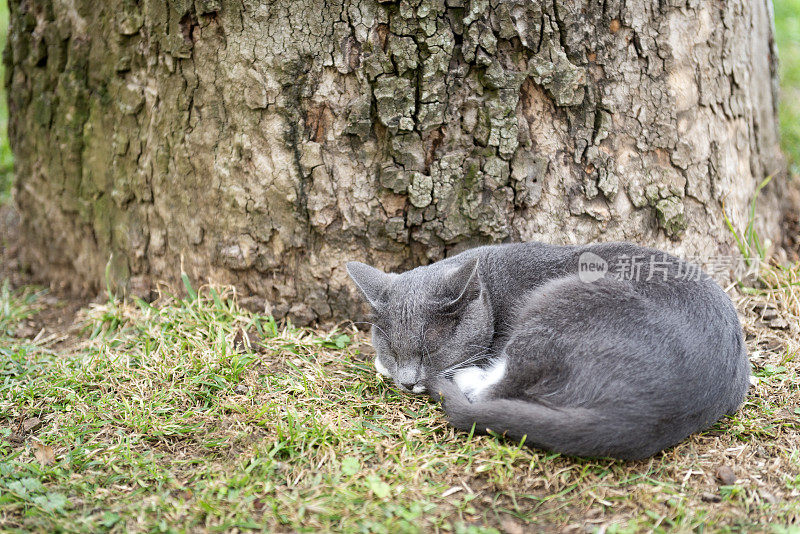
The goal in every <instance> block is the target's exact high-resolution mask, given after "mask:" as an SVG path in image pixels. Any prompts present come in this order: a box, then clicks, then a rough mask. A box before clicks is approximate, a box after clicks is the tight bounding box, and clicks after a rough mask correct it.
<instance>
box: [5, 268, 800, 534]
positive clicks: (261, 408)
mask: <svg viewBox="0 0 800 534" xmlns="http://www.w3.org/2000/svg"><path fill="white" fill-rule="evenodd" d="M792 276H795V277H797V276H798V273H797V271H793V274H792ZM787 287H789V288H791V287H793V286H787ZM190 294H193V295H194V297H192V296H190V297H188V298H186V299H177V298H172V297H163V298H161V299H159V301H157V302H156V303H154V304H152V305H151V304H147V303H145V302H143V301H138V300H137V301H131V302H128V301H109V302H107V303H104V304H101V305H91V306H89V307H88V308H85V309H83V310H82V311H81V312H80V313H79V314H78V319H77V321H76V322H75V324H74V325H73V326H72V327H70V328H67V327H66V326H58V324H57V321H55V320H54V319H53V317H54V316H58V314H59V313H60V311H59V306H60V304H58V303H57V302H56V301H55V299H53V298H52V297H49V296H47V295H46V294H44V293H42V292H35V291H33V290H31V289H26V290H21V291H16V292H14V291H11V290H10V289H9V288H8V285H7V284H6V285H4V286H2V290H0V524H2V525H3V526H4V528H5V529H9V530H19V531H49V530H63V531H81V532H96V531H113V532H123V531H132V532H162V531H183V530H192V531H196V530H201V531H229V530H232V529H234V528H236V529H239V530H240V531H251V530H255V531H270V532H274V531H299V532H316V531H331V530H337V531H346V532H463V533H468V532H469V533H481V532H498V531H506V532H519V531H521V530H520V529H523V528H529V527H531V526H535V527H536V530H556V529H559V530H560V529H565V528H566V529H570V528H572V529H573V530H580V529H582V528H583V525H584V524H585V525H589V526H590V527H591V528H592V529H594V530H597V529H600V528H602V529H604V530H605V531H606V532H640V531H644V530H653V531H666V530H681V531H686V530H704V529H711V530H723V531H725V530H728V531H733V530H742V529H745V530H747V529H753V528H759V529H763V528H767V525H770V524H773V525H786V524H789V523H791V522H793V521H796V520H797V518H798V517H800V504H799V503H798V502H797V501H798V498H797V497H798V495H800V453H798V450H797V446H796V443H797V442H798V439H800V415H798V413H797V412H798V409H797V406H798V405H800V390H799V389H798V385H797V384H798V371H799V370H800V369H799V368H798V364H797V360H796V358H795V356H796V354H797V349H798V347H797V343H796V342H795V341H791V340H788V339H783V338H780V336H776V335H775V332H774V331H772V330H769V329H766V330H765V329H764V328H763V325H762V326H759V323H758V320H757V319H756V318H755V317H754V316H753V315H752V314H750V315H749V316H748V317H749V318H748V319H746V322H745V324H746V328H747V329H748V332H749V333H750V334H751V335H750V338H751V341H750V343H751V351H752V352H753V353H754V354H755V356H756V358H755V359H754V363H755V365H756V372H755V375H756V377H757V380H758V383H757V385H755V386H754V389H753V391H752V393H751V395H750V397H749V399H748V401H747V402H746V404H745V405H744V407H743V408H742V410H741V411H740V412H739V413H738V414H737V415H736V416H735V417H732V418H728V419H726V420H724V421H722V422H720V423H718V424H717V425H716V426H715V427H714V428H713V429H711V430H710V431H708V432H706V433H704V434H701V435H696V436H693V437H691V438H690V439H689V440H687V441H686V442H684V443H682V444H681V445H679V446H678V447H676V448H674V449H672V450H669V451H666V452H665V453H663V454H660V455H658V456H656V457H654V458H652V459H649V460H647V461H641V462H629V463H625V462H619V461H612V460H582V459H572V458H563V457H560V456H558V455H553V454H549V453H545V452H542V451H535V450H531V449H528V448H521V447H519V446H518V445H517V444H514V443H510V442H506V441H503V440H502V439H500V438H496V437H489V436H469V435H467V434H462V433H456V432H454V431H453V430H452V429H450V428H449V427H447V426H446V424H445V422H444V419H443V417H442V413H441V410H440V409H439V407H438V405H437V404H435V403H432V402H429V401H427V400H425V399H422V398H418V397H409V396H406V395H403V394H400V393H399V392H397V391H396V390H395V389H394V388H393V387H392V386H391V385H390V384H388V383H386V382H384V381H383V379H382V378H381V377H380V376H378V375H377V374H376V373H375V371H374V369H373V368H372V365H371V361H370V358H369V357H367V356H366V355H364V354H362V353H361V349H362V348H364V347H366V345H365V344H363V343H362V341H363V336H362V334H359V333H357V332H355V331H354V330H350V331H346V332H345V331H337V330H334V331H330V332H317V331H311V330H305V329H299V328H293V327H292V326H290V325H281V324H277V323H276V322H275V321H274V320H272V319H271V318H270V317H266V316H261V315H257V314H252V313H250V312H247V311H245V310H243V309H241V308H239V307H238V305H237V304H236V298H235V295H234V294H233V293H232V291H231V290H229V289H226V288H212V287H203V288H201V289H200V290H198V291H194V290H192V292H190ZM795 296H796V293H795ZM759 298H760V297H759V296H756V295H751V296H747V297H746V298H745V300H743V301H742V302H741V303H740V304H741V305H742V306H743V309H749V307H751V306H752V303H753V302H756V301H758V299H759ZM795 306H796V304H795ZM791 313H794V314H795V315H797V314H798V309H797V307H795V308H792V311H791ZM54 314H55V315H54ZM48 317H49V319H48ZM66 324H69V322H67V323H66ZM765 343H766V345H764V344H765ZM770 343H772V345H770ZM762 345H764V347H767V348H764V347H762ZM770 347H771V348H770ZM721 465H729V466H731V467H732V468H733V469H734V471H735V473H736V475H737V481H736V482H735V483H733V484H730V485H721V483H720V482H719V481H718V480H717V479H716V476H715V473H716V470H717V469H718V468H719V467H720V466H721Z"/></svg>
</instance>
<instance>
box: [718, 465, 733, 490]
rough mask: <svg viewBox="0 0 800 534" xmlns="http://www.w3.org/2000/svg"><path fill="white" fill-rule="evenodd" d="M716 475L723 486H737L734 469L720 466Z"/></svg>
mask: <svg viewBox="0 0 800 534" xmlns="http://www.w3.org/2000/svg"><path fill="white" fill-rule="evenodd" d="M716 474H717V478H718V479H719V481H720V482H722V485H723V486H732V485H734V484H736V474H735V473H734V472H733V469H731V468H730V466H728V465H721V466H719V467H718V468H717V473H716Z"/></svg>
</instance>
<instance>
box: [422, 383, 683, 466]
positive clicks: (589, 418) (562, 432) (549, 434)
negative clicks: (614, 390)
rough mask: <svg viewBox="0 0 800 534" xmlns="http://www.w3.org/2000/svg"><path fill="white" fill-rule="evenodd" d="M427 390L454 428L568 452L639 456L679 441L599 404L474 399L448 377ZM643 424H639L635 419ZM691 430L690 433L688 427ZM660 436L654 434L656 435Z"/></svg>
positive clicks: (598, 455) (626, 458) (574, 453)
mask: <svg viewBox="0 0 800 534" xmlns="http://www.w3.org/2000/svg"><path fill="white" fill-rule="evenodd" d="M428 391H429V392H430V393H431V395H432V396H433V398H434V399H436V400H440V401H441V402H442V403H443V407H444V411H445V413H446V414H447V419H448V421H450V424H452V425H453V426H454V427H456V428H458V429H461V430H466V431H469V430H471V429H472V427H473V425H474V427H475V432H476V433H480V434H485V433H487V431H488V430H491V431H492V432H495V433H497V434H503V435H505V436H506V437H510V438H512V439H514V440H516V441H521V440H522V439H523V438H524V440H525V444H526V445H529V446H534V447H538V448H542V449H547V450H551V451H555V452H560V453H562V454H566V455H569V456H589V457H602V456H611V457H614V458H620V459H625V460H635V459H640V458H646V457H648V456H652V455H653V454H655V453H656V452H658V451H660V450H661V449H663V448H665V447H668V446H670V445H673V444H674V443H675V442H677V441H678V440H675V439H673V440H670V442H668V443H665V442H664V440H665V439H669V438H667V437H666V436H663V437H662V439H661V440H659V439H658V436H654V433H655V434H658V433H657V432H653V431H652V430H655V429H652V428H651V429H650V430H651V431H644V432H643V427H644V428H647V426H649V425H647V424H644V425H642V424H641V423H642V422H643V421H641V419H640V418H631V414H626V415H623V414H619V415H618V416H613V415H612V414H608V413H605V412H603V411H601V410H599V409H597V408H581V407H552V406H546V405H544V404H540V403H536V402H530V401H523V400H516V399H492V400H485V401H476V402H474V403H471V402H470V401H469V400H468V399H467V397H466V396H465V395H464V393H463V392H462V391H461V390H460V389H459V388H458V386H457V385H456V384H455V383H454V382H452V381H451V380H448V379H446V378H438V379H435V380H433V381H432V383H431V384H430V385H429V388H428ZM637 419H638V423H639V424H636V423H635V421H637ZM687 434H688V432H687ZM654 438H655V439H654Z"/></svg>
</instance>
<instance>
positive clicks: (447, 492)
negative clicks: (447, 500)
mask: <svg viewBox="0 0 800 534" xmlns="http://www.w3.org/2000/svg"><path fill="white" fill-rule="evenodd" d="M459 491H464V488H462V487H461V486H453V487H452V488H450V489H448V490H445V491H444V492H443V493H442V497H449V496H450V495H452V494H454V493H458V492H459Z"/></svg>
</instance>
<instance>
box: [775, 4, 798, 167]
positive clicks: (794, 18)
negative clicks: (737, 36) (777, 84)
mask: <svg viewBox="0 0 800 534" xmlns="http://www.w3.org/2000/svg"><path fill="white" fill-rule="evenodd" d="M773 5H774V8H775V34H776V41H777V45H778V57H779V59H780V79H781V101H780V124H781V141H782V142H781V146H782V148H783V151H784V153H785V154H786V155H787V157H788V158H789V163H790V165H791V166H792V173H793V174H794V175H795V176H797V175H800V0H775V1H774V3H773Z"/></svg>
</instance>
